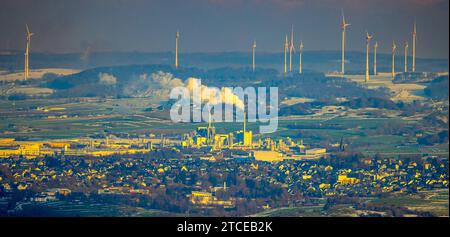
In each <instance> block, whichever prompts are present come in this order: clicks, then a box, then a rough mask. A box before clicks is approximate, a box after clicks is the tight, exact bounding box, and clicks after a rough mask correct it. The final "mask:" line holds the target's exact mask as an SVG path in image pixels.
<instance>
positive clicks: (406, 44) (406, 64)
mask: <svg viewBox="0 0 450 237" xmlns="http://www.w3.org/2000/svg"><path fill="white" fill-rule="evenodd" d="M408 47H409V45H408V41H406V42H405V53H404V54H405V72H408Z"/></svg>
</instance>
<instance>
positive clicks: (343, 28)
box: [341, 11, 350, 76]
mask: <svg viewBox="0 0 450 237" xmlns="http://www.w3.org/2000/svg"><path fill="white" fill-rule="evenodd" d="M348 26H350V24H349V23H347V22H346V21H345V16H344V11H342V23H341V29H342V59H341V73H342V76H343V75H344V74H345V32H346V30H347V27H348Z"/></svg>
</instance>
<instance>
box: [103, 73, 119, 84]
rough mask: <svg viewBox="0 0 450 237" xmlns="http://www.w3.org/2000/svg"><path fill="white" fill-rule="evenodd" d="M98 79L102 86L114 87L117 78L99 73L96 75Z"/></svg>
mask: <svg viewBox="0 0 450 237" xmlns="http://www.w3.org/2000/svg"><path fill="white" fill-rule="evenodd" d="M98 79H99V82H100V84H103V85H110V86H112V85H115V84H116V83H117V78H116V77H115V76H113V75H111V74H108V73H99V74H98Z"/></svg>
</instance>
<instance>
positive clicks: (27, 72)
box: [24, 24, 34, 80]
mask: <svg viewBox="0 0 450 237" xmlns="http://www.w3.org/2000/svg"><path fill="white" fill-rule="evenodd" d="M25 27H26V28H27V32H26V37H27V45H26V49H25V73H24V76H25V80H27V79H28V77H29V76H30V68H29V62H30V60H29V55H30V44H31V36H33V35H34V33H31V32H30V29H29V28H28V24H25Z"/></svg>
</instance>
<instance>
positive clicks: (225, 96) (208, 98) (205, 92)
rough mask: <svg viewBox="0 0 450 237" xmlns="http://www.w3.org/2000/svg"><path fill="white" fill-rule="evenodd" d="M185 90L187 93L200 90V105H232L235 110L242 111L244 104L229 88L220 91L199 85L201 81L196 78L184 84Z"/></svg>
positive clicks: (189, 79)
mask: <svg viewBox="0 0 450 237" xmlns="http://www.w3.org/2000/svg"><path fill="white" fill-rule="evenodd" d="M185 86H186V88H187V89H188V90H189V91H191V92H192V91H193V89H194V88H200V95H193V96H201V97H200V98H201V102H202V103H210V104H211V105H216V104H221V103H223V104H232V105H235V106H236V108H239V109H243V108H244V102H243V101H242V100H241V99H240V98H239V97H238V96H236V94H234V93H233V91H232V90H231V89H230V88H227V87H222V88H221V89H220V90H219V88H216V87H208V86H205V85H202V84H201V80H200V79H197V78H193V77H190V78H188V80H187V81H186V83H185Z"/></svg>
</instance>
